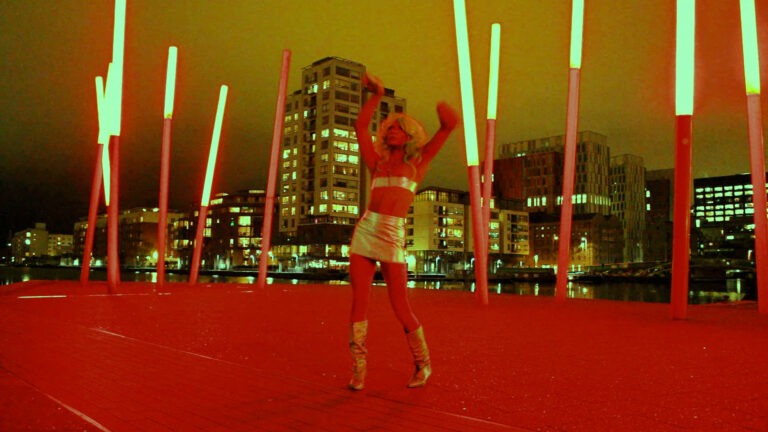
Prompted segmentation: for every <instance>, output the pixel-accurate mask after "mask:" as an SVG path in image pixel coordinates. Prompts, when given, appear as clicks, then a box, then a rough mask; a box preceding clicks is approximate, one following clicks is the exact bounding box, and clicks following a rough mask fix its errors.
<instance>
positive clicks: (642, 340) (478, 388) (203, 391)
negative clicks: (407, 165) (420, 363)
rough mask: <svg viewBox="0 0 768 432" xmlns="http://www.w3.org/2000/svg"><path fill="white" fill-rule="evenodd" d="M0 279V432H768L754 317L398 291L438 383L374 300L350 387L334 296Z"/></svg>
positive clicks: (338, 291)
mask: <svg viewBox="0 0 768 432" xmlns="http://www.w3.org/2000/svg"><path fill="white" fill-rule="evenodd" d="M154 288H155V286H154V285H152V284H147V283H122V284H121V285H120V288H119V290H118V292H117V293H116V294H111V295H110V294H107V287H106V284H105V283H103V282H95V283H92V284H90V285H87V286H81V285H80V284H79V283H76V282H66V281H33V282H25V283H20V284H14V285H6V286H2V287H0V431H52V430H56V431H98V430H101V431H375V430H379V431H405V430H408V431H444V430H455V431H502V430H512V431H521V430H522V431H529V430H530V431H538V430H541V431H687V430H690V431H768V316H765V315H761V314H759V313H758V312H757V306H756V304H755V303H753V302H744V303H737V304H714V305H701V306H690V307H689V309H688V312H689V318H688V319H687V320H678V321H674V320H671V319H670V318H669V312H670V311H669V305H666V304H652V303H634V302H616V301H603V300H568V301H566V302H564V303H558V302H556V301H555V300H554V299H553V298H551V297H533V296H515V295H492V296H491V297H490V305H488V306H480V305H478V304H477V303H476V301H475V298H474V295H473V294H471V293H467V292H459V291H433V290H420V289H414V290H411V292H410V293H411V301H412V304H413V306H414V309H415V311H416V313H417V315H418V316H419V318H420V319H421V321H422V322H423V324H424V327H425V330H426V336H427V341H428V342H429V345H430V349H431V353H432V362H433V368H434V375H433V376H432V378H431V379H430V382H429V384H428V385H427V387H425V388H422V389H406V388H405V383H406V382H407V379H408V377H409V375H410V373H411V369H412V363H411V359H410V354H409V352H408V349H407V345H406V342H405V338H404V336H403V332H402V329H401V328H399V326H398V323H397V321H396V320H395V318H394V316H393V314H392V312H391V311H390V309H389V304H388V300H387V295H386V290H385V288H383V287H377V288H375V289H374V294H373V299H372V310H371V314H370V317H369V322H370V324H369V325H370V333H369V342H368V345H369V351H370V354H369V379H368V381H367V388H366V390H364V391H362V392H359V393H355V392H351V391H348V390H347V389H346V387H345V386H346V383H347V380H348V377H349V375H348V374H349V366H350V360H349V357H348V352H347V337H348V322H347V320H348V310H349V302H350V290H349V287H348V286H347V285H268V286H267V287H265V288H264V289H257V288H255V286H254V285H236V284H211V285H196V286H190V285H187V284H180V283H173V284H166V285H165V286H164V287H163V288H162V289H159V290H158V292H154Z"/></svg>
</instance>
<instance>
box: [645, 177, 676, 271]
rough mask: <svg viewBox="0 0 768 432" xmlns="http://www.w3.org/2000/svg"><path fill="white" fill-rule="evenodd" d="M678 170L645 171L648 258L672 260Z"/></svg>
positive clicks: (648, 259)
mask: <svg viewBox="0 0 768 432" xmlns="http://www.w3.org/2000/svg"><path fill="white" fill-rule="evenodd" d="M673 181H674V170H673V169H662V170H648V171H646V173H645V239H644V244H645V247H644V249H643V258H644V260H645V261H647V262H651V261H658V262H667V261H671V260H672V200H673V184H674V183H673Z"/></svg>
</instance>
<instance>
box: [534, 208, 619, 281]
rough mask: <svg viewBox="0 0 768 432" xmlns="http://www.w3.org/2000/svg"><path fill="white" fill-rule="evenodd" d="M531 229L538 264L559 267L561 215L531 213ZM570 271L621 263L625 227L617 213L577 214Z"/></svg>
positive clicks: (574, 217) (572, 236)
mask: <svg viewBox="0 0 768 432" xmlns="http://www.w3.org/2000/svg"><path fill="white" fill-rule="evenodd" d="M531 232H532V237H533V239H532V242H533V250H534V251H535V252H534V253H535V254H536V255H535V257H534V260H535V265H536V266H537V267H557V255H558V250H559V241H560V239H559V232H560V217H559V216H558V215H552V214H546V213H535V214H531ZM570 256H571V259H570V268H569V269H568V270H569V271H584V270H586V269H587V268H588V267H594V266H603V265H608V264H614V263H620V262H622V261H623V259H624V229H623V228H622V223H621V221H620V220H619V218H618V217H616V216H615V215H601V214H597V213H591V214H580V215H574V216H573V226H572V229H571V251H570Z"/></svg>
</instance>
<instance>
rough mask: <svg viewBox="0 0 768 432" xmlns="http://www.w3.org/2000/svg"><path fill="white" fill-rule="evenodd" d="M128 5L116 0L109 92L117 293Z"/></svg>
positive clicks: (110, 213) (111, 248) (110, 274)
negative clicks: (121, 133)
mask: <svg viewBox="0 0 768 432" xmlns="http://www.w3.org/2000/svg"><path fill="white" fill-rule="evenodd" d="M125 4H126V0H115V27H114V33H113V37H112V64H111V65H110V66H111V67H110V69H109V74H108V75H107V84H106V89H107V91H106V94H107V98H106V100H107V109H108V111H109V115H108V120H107V121H108V122H109V129H110V130H109V134H110V137H109V161H110V162H109V165H110V173H109V177H110V182H109V205H108V207H107V287H108V289H109V291H110V292H114V291H115V290H116V289H117V286H118V285H119V284H120V254H119V248H118V218H119V217H120V209H119V200H118V197H119V193H118V191H119V178H120V126H121V125H120V122H121V115H122V104H123V57H124V50H125Z"/></svg>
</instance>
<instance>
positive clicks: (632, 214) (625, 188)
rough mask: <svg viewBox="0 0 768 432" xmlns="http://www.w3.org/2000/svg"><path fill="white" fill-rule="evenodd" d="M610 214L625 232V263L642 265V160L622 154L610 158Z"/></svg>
mask: <svg viewBox="0 0 768 432" xmlns="http://www.w3.org/2000/svg"><path fill="white" fill-rule="evenodd" d="M610 185H611V214H614V215H616V217H618V218H619V220H620V221H621V223H622V226H623V228H624V260H623V261H624V262H642V261H643V240H644V238H645V213H646V211H645V206H646V203H645V167H644V164H643V158H642V157H640V156H636V155H631V154H623V155H619V156H614V157H612V158H611V168H610Z"/></svg>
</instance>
